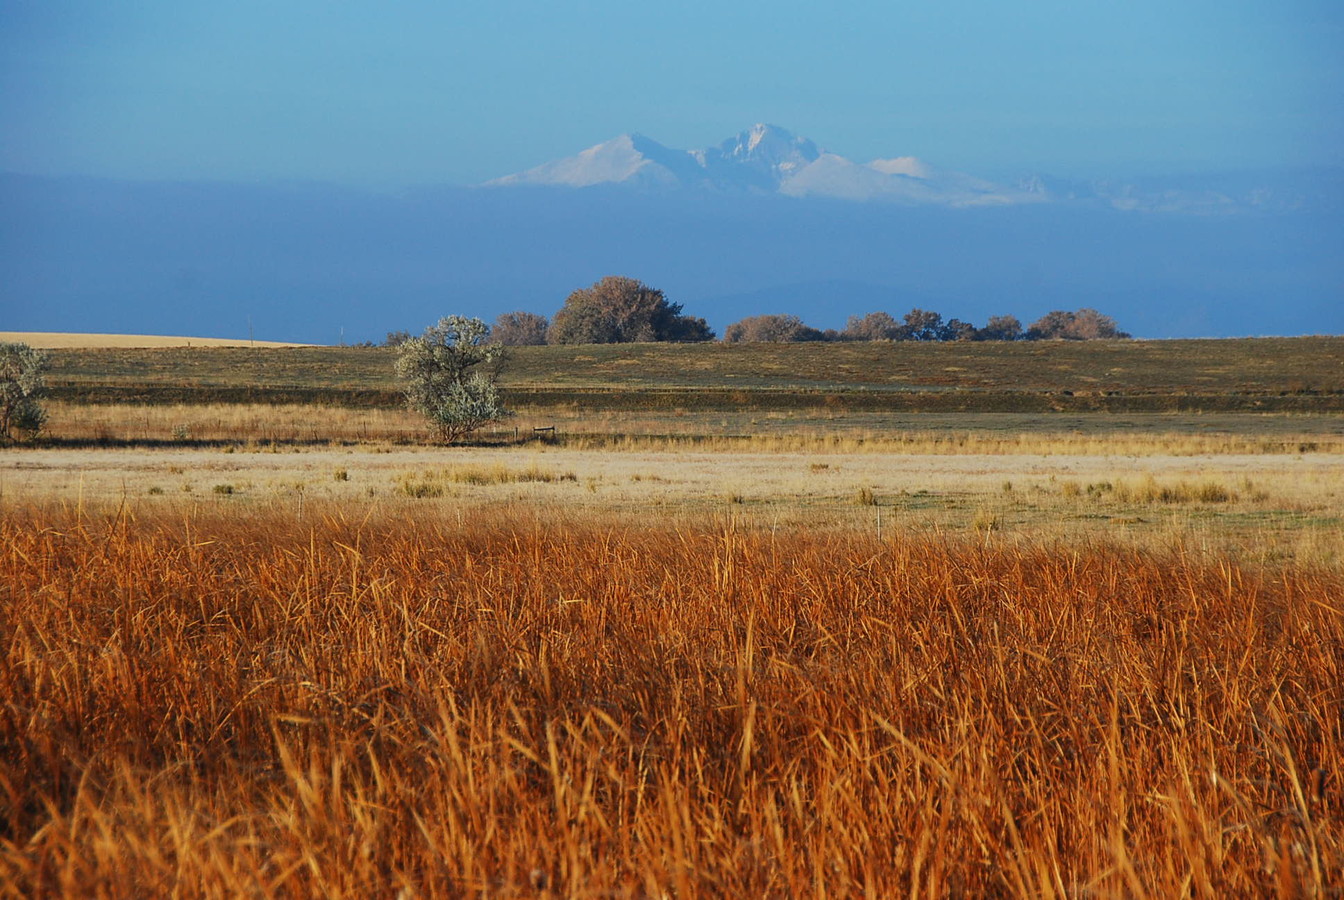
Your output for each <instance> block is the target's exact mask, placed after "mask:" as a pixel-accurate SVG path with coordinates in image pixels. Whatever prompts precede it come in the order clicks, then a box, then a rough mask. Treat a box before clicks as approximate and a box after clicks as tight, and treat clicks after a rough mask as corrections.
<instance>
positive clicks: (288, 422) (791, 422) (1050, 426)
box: [47, 402, 1344, 456]
mask: <svg viewBox="0 0 1344 900" xmlns="http://www.w3.org/2000/svg"><path fill="white" fill-rule="evenodd" d="M47 406H48V412H49V414H50V420H49V423H48V429H47V430H48V432H49V433H50V434H52V435H55V436H59V437H60V438H61V439H63V440H66V441H74V442H80V441H86V442H95V443H125V442H164V441H177V442H182V443H189V442H212V443H221V442H233V443H238V444H247V445H255V444H259V443H277V442H278V443H286V444H323V443H374V442H394V443H408V442H414V443H420V442H423V441H424V439H425V438H426V432H425V428H424V425H423V420H422V419H420V418H419V417H418V416H416V415H415V414H413V413H410V412H408V411H407V410H405V409H401V408H390V409H389V408H379V407H373V408H357V407H347V406H324V405H320V404H312V403H289V404H262V403H213V404H188V403H165V404H132V403H107V404H81V403H65V402H51V403H49V404H47ZM538 427H541V428H554V429H555V433H556V435H557V436H558V439H559V440H561V441H562V442H563V443H564V444H565V445H567V446H571V447H576V448H580V449H593V450H657V449H693V448H700V449H705V450H730V451H739V452H740V451H752V450H755V451H761V452H771V451H776V452H777V451H792V452H830V453H868V452H878V453H915V454H971V455H981V454H1004V453H1006V454H1014V455H1016V454H1039V455H1045V454H1070V455H1090V456H1153V455H1157V456H1196V455H1206V454H1229V453H1235V454H1255V453H1271V454H1273V453H1299V452H1306V453H1317V452H1319V453H1344V416H1339V415H1301V414H1298V415H1285V414H1277V415H1257V414H1254V413H1222V414H1218V413H1211V414H1166V413H1150V414H1128V415H1125V414H1108V413H1092V414H1075V415H1052V416H1039V415H1027V414H1014V413H978V414H977V413H959V414H958V413H913V414H910V413H907V414H897V413H874V412H815V411H813V412H735V413H722V412H706V411H691V410H668V411H661V412H656V413H640V412H630V413H615V412H610V411H601V412H593V411H589V410H583V409H579V408H576V407H566V406H561V407H548V408H544V409H543V408H532V407H521V408H520V409H519V410H518V414H517V415H516V416H515V417H513V418H511V419H508V420H506V421H505V422H503V423H501V424H500V425H498V426H496V427H491V428H487V429H484V430H483V431H482V432H481V433H480V434H479V435H478V437H480V438H481V439H483V440H486V441H493V442H509V441H513V440H515V439H516V438H524V439H525V438H527V437H528V436H530V435H531V434H532V433H533V429H534V428H538Z"/></svg>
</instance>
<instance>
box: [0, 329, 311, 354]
mask: <svg viewBox="0 0 1344 900" xmlns="http://www.w3.org/2000/svg"><path fill="white" fill-rule="evenodd" d="M0 342H5V343H22V344H27V345H28V346H29V347H38V348H40V349H44V350H55V349H61V350H71V349H141V348H154V349H162V348H165V347H269V348H275V347H302V346H305V345H304V344H295V343H291V342H288V341H251V340H247V339H245V338H244V339H235V338H201V337H173V336H169V335H162V334H88V333H82V332H62V331H0Z"/></svg>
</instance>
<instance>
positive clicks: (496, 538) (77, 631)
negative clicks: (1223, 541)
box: [0, 509, 1344, 897]
mask: <svg viewBox="0 0 1344 900" xmlns="http://www.w3.org/2000/svg"><path fill="white" fill-rule="evenodd" d="M0 547H3V548H4V550H3V551H0V556H2V558H3V566H0V597H3V598H4V600H5V602H4V603H0V633H4V634H6V635H7V636H8V638H7V640H6V642H5V643H4V649H3V656H0V700H3V704H2V705H0V710H3V714H2V715H0V747H4V748H5V749H4V752H3V753H0V786H3V788H4V790H3V791H0V884H4V885H8V887H9V889H10V890H12V891H13V892H15V893H16V894H18V895H29V896H37V895H58V894H63V895H67V896H95V895H96V896H108V897H119V896H126V897H130V896H151V895H168V894H170V893H179V894H182V895H186V896H263V897H264V896H372V895H388V896H391V895H397V894H398V892H401V895H403V896H466V895H487V896H498V897H511V896H568V897H590V896H591V897H598V896H601V897H658V896H679V897H691V896H734V897H765V896H788V897H801V896H820V895H822V894H825V895H830V896H877V897H896V896H911V895H919V896H1095V897H1120V896H1136V895H1137V896H1182V895H1188V894H1194V895H1197V896H1209V897H1213V896H1270V895H1277V896H1283V897H1290V896H1317V895H1321V892H1323V891H1328V890H1329V889H1328V887H1327V886H1328V885H1332V884H1333V885H1338V884H1340V883H1341V881H1342V880H1344V819H1342V818H1341V815H1342V811H1341V806H1340V795H1339V791H1338V784H1339V782H1338V779H1339V778H1340V771H1339V763H1340V760H1341V759H1344V735H1341V731H1340V720H1339V714H1338V713H1339V710H1340V709H1341V707H1344V687H1342V686H1344V678H1341V677H1340V676H1341V673H1340V669H1339V654H1338V648H1339V647H1340V645H1341V641H1344V615H1342V614H1341V611H1340V610H1339V608H1338V598H1339V597H1340V596H1341V595H1344V583H1341V582H1340V580H1339V576H1338V574H1324V573H1313V572H1310V571H1301V570H1275V571H1260V570H1257V569H1254V568H1246V567H1239V566H1237V565H1234V564H1230V563H1227V562H1220V561H1218V560H1215V559H1202V558H1200V557H1199V556H1198V555H1197V554H1190V553H1185V552H1183V551H1181V550H1179V549H1178V550H1176V551H1173V552H1172V553H1171V554H1170V555H1162V556H1152V555H1148V554H1144V553H1140V552H1137V551H1133V550H1118V549H1107V548H1105V547H1098V546H1074V547H1068V548H1061V547H1050V546H1020V545H1012V544H1008V543H1005V544H1002V545H999V544H997V543H995V542H986V541H976V542H970V543H964V544H963V543H957V542H949V541H946V540H929V539H919V538H911V537H901V538H899V539H898V540H896V541H888V542H885V543H883V542H878V541H875V540H873V539H872V538H871V537H864V536H860V535H856V534H809V533H807V532H793V533H781V534H776V533H774V532H773V531H760V532H755V531H747V530H742V529H740V528H738V527H735V526H734V525H732V524H731V522H729V521H725V522H723V523H721V524H720V525H718V526H708V527H702V528H694V529H693V528H687V527H682V528H661V529H660V528H657V527H647V526H636V525H632V524H631V523H630V522H628V521H623V520H619V521H618V520H615V519H610V518H595V519H585V518H578V519H571V520H568V521H565V522H563V523H558V522H554V521H551V522H545V521H542V520H541V519H539V518H533V517H530V516H528V515H527V514H526V513H524V514H523V515H522V516H521V517H520V516H519V515H518V512H517V511H513V512H508V511H505V512H502V513H499V514H496V515H494V516H491V515H488V514H480V513H478V514H475V515H473V517H472V518H471V519H469V520H468V521H467V523H466V524H462V523H461V521H460V520H459V521H458V523H457V524H453V522H452V520H451V519H444V518H442V517H435V516H429V515H426V516H423V517H419V518H418V520H416V521H406V520H404V519H402V518H401V517H399V516H394V515H387V514H384V515H374V514H373V513H370V514H369V515H368V516H364V515H356V516H353V518H352V519H350V520H346V519H345V518H344V517H342V515H341V514H340V513H339V512H336V511H334V510H328V511H327V514H325V515H324V514H323V511H322V510H321V509H316V510H313V509H310V511H309V515H308V518H307V519H306V520H296V519H294V518H293V517H292V516H286V515H281V514H262V513H258V514H256V515H251V516H247V515H243V514H240V513H237V512H233V513H229V514H222V515H221V514H208V513H199V512H198V513H196V514H193V515H188V516H185V517H184V516H179V515H171V516H170V515H164V516H163V517H162V518H158V517H156V516H154V515H153V514H148V515H117V516H109V517H108V518H106V519H90V518H88V517H84V518H77V517H76V516H75V514H73V513H64V514H61V513H51V514H49V513H44V512H40V511H39V512H29V513H22V514H16V513H11V514H9V515H7V516H6V517H4V518H3V519H0Z"/></svg>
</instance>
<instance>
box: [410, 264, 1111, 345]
mask: <svg viewBox="0 0 1344 900" xmlns="http://www.w3.org/2000/svg"><path fill="white" fill-rule="evenodd" d="M1127 337H1129V335H1128V334H1126V333H1125V332H1123V331H1121V330H1120V328H1119V326H1118V325H1117V324H1116V321H1115V319H1113V318H1111V317H1110V316H1107V315H1103V314H1102V313H1100V312H1097V310H1095V309H1089V308H1086V307H1085V308H1083V309H1079V310H1076V311H1073V312H1070V311H1067V310H1055V311H1053V312H1049V313H1046V314H1045V315H1044V316H1042V317H1041V318H1039V319H1037V320H1036V321H1035V322H1033V323H1031V324H1030V325H1028V326H1026V327H1023V325H1022V323H1021V321H1019V320H1018V318H1017V317H1016V316H1011V315H1004V316H991V317H990V318H989V320H988V321H987V322H986V323H985V324H984V325H983V326H976V325H974V324H972V323H970V322H963V321H962V320H961V319H944V318H943V317H942V314H940V313H937V312H934V311H932V310H925V309H918V308H916V309H912V310H910V311H909V312H908V313H906V314H905V315H904V316H903V317H902V318H901V319H899V320H898V319H896V317H894V316H893V315H891V314H890V313H888V312H880V311H879V312H871V313H868V314H867V315H863V316H851V317H850V318H849V321H848V322H847V323H846V324H845V327H844V329H843V330H836V329H834V328H828V329H826V330H824V331H823V330H821V329H818V328H813V327H811V326H809V325H807V324H806V323H805V322H804V321H803V320H802V319H800V318H799V317H798V316H792V315H770V314H767V315H759V316H747V317H746V318H744V319H741V320H740V321H737V322H734V323H733V324H731V325H729V326H728V327H727V328H725V329H724V332H723V340H724V341H725V342H727V343H753V342H766V343H792V342H800V341H1019V340H1029V341H1035V340H1073V341H1091V340H1109V339H1116V338H1127ZM408 338H410V335H409V334H408V333H406V332H389V333H388V335H387V341H386V342H385V343H386V344H388V345H389V346H395V345H398V344H401V343H403V342H404V341H405V340H407V339H408ZM714 338H715V334H714V332H713V331H712V330H711V329H710V327H709V325H708V324H706V322H705V320H704V319H702V318H698V317H695V316H689V315H686V314H684V313H683V312H682V306H681V304H680V303H672V302H670V301H668V299H667V297H666V295H665V294H664V293H663V292H662V291H661V290H659V289H657V288H654V287H650V286H649V285H647V284H644V283H643V282H642V281H639V280H637V279H634V278H625V277H622V276H616V275H612V276H608V277H606V278H603V279H602V280H601V281H598V282H597V283H596V284H594V285H592V286H591V287H587V288H580V289H579V290H576V291H574V292H572V293H571V294H570V295H569V296H568V297H566V298H565V303H564V306H562V307H561V308H560V310H559V311H558V312H557V313H556V314H555V315H554V316H553V317H552V318H550V319H548V318H547V317H546V316H543V315H539V314H537V313H533V312H524V311H521V310H519V311H516V312H509V313H504V314H503V315H501V316H500V317H499V318H497V319H496V320H495V324H494V326H493V327H492V328H491V329H490V334H489V338H488V339H489V341H490V342H492V343H495V344H501V345H505V346H529V345H540V344H620V343H633V342H647V341H680V342H691V341H711V340H714Z"/></svg>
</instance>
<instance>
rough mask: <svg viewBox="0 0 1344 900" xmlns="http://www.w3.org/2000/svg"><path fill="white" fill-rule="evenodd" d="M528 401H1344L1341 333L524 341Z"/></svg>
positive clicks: (136, 356) (103, 363) (304, 355)
mask: <svg viewBox="0 0 1344 900" xmlns="http://www.w3.org/2000/svg"><path fill="white" fill-rule="evenodd" d="M53 356H54V366H53V370H52V374H51V376H50V378H49V381H50V382H51V385H52V388H53V396H55V397H56V398H57V399H64V400H83V401H96V402H109V401H111V402H116V401H123V402H124V401H149V402H154V403H173V402H196V403H200V402H299V403H310V402H325V403H333V404H339V405H345V406H387V407H392V406H396V405H397V404H398V402H399V394H398V392H397V385H396V383H395V381H394V379H393V375H392V361H393V358H394V351H391V350H387V349H381V348H354V347H300V348H292V349H282V350H264V349H249V348H220V349H208V348H205V349H202V348H196V347H193V348H190V349H187V348H176V349H173V348H169V349H163V350H106V349H97V350H95V349H89V350H64V351H56V352H55V353H54V354H53ZM503 384H504V386H505V387H506V388H507V389H508V390H509V391H510V396H511V398H512V401H513V402H514V403H515V404H518V405H522V406H544V407H557V406H560V407H564V406H576V407H579V408H586V409H590V410H603V409H616V410H621V411H649V410H653V409H658V410H667V411H673V410H676V409H678V408H680V409H691V410H695V409H723V410H735V409H738V410H740V409H747V410H752V409H755V410H766V411H769V410H775V411H788V410H800V411H809V412H811V411H827V410H830V411H870V412H902V411H903V412H1020V413H1049V412H1055V411H1066V412H1083V411H1103V412H1147V411H1176V410H1181V411H1187V412H1192V411H1205V412H1216V411H1220V410H1238V411H1240V410H1250V411H1261V412H1275V411H1278V412H1318V413H1319V412H1327V411H1329V412H1340V411H1344V338H1335V337H1322V338H1259V339H1247V340H1232V341H1089V342H1059V341H1048V342H1019V343H992V342H989V343H946V344H939V343H928V344H926V343H919V342H904V343H883V342H878V343H854V344H843V343H842V344H790V345H778V344H717V343H711V344H619V345H604V346H583V347H519V348H515V349H514V350H513V351H512V355H511V360H510V362H509V365H508V367H507V368H506V370H505V373H504V379H503Z"/></svg>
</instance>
